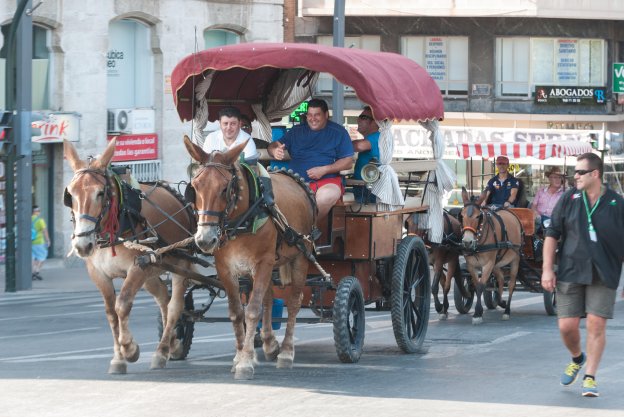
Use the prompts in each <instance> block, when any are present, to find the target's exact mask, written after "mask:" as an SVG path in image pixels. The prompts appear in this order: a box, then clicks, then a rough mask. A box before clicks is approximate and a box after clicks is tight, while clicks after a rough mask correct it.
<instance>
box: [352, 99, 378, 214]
mask: <svg viewBox="0 0 624 417" xmlns="http://www.w3.org/2000/svg"><path fill="white" fill-rule="evenodd" d="M357 124H358V128H357V130H358V132H360V134H361V135H362V136H364V139H358V140H354V141H353V142H351V143H352V144H353V150H354V151H355V152H358V157H357V160H356V161H355V168H354V169H353V179H355V180H361V179H362V168H363V167H364V166H365V165H366V164H368V163H369V162H370V161H371V160H372V159H373V158H375V159H377V160H379V125H377V122H376V121H375V119H374V118H373V112H372V110H371V108H370V106H364V108H363V109H362V113H360V115H359V116H358V121H357ZM353 195H354V197H355V201H357V202H358V203H364V204H366V203H376V202H377V197H376V196H375V195H374V194H373V193H371V191H370V190H369V189H368V188H367V187H365V186H363V185H354V186H353Z"/></svg>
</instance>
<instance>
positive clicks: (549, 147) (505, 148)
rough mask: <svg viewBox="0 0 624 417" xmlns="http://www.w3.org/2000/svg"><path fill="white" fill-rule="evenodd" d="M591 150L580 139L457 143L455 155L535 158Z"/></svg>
mask: <svg viewBox="0 0 624 417" xmlns="http://www.w3.org/2000/svg"><path fill="white" fill-rule="evenodd" d="M592 150H593V149H592V147H591V144H590V143H588V142H580V141H565V142H557V141H543V142H496V143H491V142H490V143H461V144H458V145H457V155H459V157H460V158H463V159H469V158H473V157H480V158H483V159H489V158H494V157H497V156H500V155H504V156H506V157H508V158H509V159H512V160H513V159H518V158H524V157H532V158H536V159H548V158H563V157H564V156H573V155H581V154H584V153H586V152H591V151H592Z"/></svg>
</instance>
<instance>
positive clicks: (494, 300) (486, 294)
mask: <svg viewBox="0 0 624 417" xmlns="http://www.w3.org/2000/svg"><path fill="white" fill-rule="evenodd" d="M492 285H493V286H494V288H496V286H497V284H496V278H494V276H493V275H492V276H491V277H490V279H489V281H488V284H487V286H492ZM500 300H501V297H500V294H499V293H498V289H495V290H494V291H490V290H488V289H486V290H485V291H483V303H484V304H485V306H486V307H487V308H488V310H494V309H495V308H496V307H497V306H498V304H499V303H500Z"/></svg>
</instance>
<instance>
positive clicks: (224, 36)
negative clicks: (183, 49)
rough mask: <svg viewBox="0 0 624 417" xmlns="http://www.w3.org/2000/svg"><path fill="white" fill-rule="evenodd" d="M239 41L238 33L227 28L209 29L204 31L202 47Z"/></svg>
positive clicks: (212, 46) (207, 47)
mask: <svg viewBox="0 0 624 417" xmlns="http://www.w3.org/2000/svg"><path fill="white" fill-rule="evenodd" d="M237 43H240V35H239V34H238V33H234V32H231V31H229V30H221V29H209V30H206V31H204V48H206V49H209V48H215V47H217V46H223V45H235V44H237Z"/></svg>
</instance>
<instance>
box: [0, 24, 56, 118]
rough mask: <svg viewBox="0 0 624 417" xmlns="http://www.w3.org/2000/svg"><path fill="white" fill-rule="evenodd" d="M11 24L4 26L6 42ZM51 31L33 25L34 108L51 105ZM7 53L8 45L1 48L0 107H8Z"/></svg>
mask: <svg viewBox="0 0 624 417" xmlns="http://www.w3.org/2000/svg"><path fill="white" fill-rule="evenodd" d="M10 26H11V25H10V24H7V25H4V26H2V35H3V37H4V41H5V42H6V41H7V39H8V36H9V29H10ZM48 36H49V31H48V30H47V29H46V28H44V27H41V26H37V25H33V34H32V54H33V56H32V109H33V110H45V109H49V108H50V107H51V106H50V57H51V55H50V52H49V48H48ZM6 54H7V47H6V45H2V49H0V108H5V107H6V102H5V100H6V94H5V88H6Z"/></svg>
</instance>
